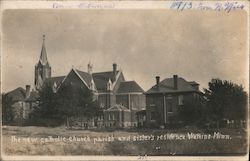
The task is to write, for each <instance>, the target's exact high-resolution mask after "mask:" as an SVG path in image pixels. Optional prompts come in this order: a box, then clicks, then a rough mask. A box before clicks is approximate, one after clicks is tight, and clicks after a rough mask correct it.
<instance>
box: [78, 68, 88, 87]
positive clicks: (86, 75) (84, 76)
mask: <svg viewBox="0 0 250 161" xmlns="http://www.w3.org/2000/svg"><path fill="white" fill-rule="evenodd" d="M75 71H76V72H77V73H78V74H79V75H80V76H81V78H82V79H83V80H84V81H85V82H86V83H87V84H90V82H91V75H90V74H89V73H87V72H83V71H80V70H75Z"/></svg>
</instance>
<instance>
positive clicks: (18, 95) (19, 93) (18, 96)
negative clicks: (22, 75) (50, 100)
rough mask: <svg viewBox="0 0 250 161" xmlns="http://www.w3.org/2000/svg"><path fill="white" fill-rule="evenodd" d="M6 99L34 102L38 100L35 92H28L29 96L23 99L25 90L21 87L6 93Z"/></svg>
mask: <svg viewBox="0 0 250 161" xmlns="http://www.w3.org/2000/svg"><path fill="white" fill-rule="evenodd" d="M6 94H7V96H8V97H11V98H12V99H13V101H30V102H32V101H36V100H37V98H38V93H37V92H36V91H30V96H29V97H28V98H25V89H23V88H22V87H18V88H16V89H14V90H12V91H10V92H8V93H6Z"/></svg>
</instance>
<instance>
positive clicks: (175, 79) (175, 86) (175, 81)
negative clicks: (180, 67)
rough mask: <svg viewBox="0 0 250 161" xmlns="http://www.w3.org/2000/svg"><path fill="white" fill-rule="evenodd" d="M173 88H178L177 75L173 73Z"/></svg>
mask: <svg viewBox="0 0 250 161" xmlns="http://www.w3.org/2000/svg"><path fill="white" fill-rule="evenodd" d="M173 78H174V89H178V75H174V76H173Z"/></svg>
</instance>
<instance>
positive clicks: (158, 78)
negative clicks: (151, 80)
mask: <svg viewBox="0 0 250 161" xmlns="http://www.w3.org/2000/svg"><path fill="white" fill-rule="evenodd" d="M155 80H156V86H157V87H159V83H160V76H156V77H155Z"/></svg>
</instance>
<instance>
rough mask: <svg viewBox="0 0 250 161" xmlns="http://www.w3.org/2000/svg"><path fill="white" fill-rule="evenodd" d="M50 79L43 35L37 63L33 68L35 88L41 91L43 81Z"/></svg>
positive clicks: (49, 68)
mask: <svg viewBox="0 0 250 161" xmlns="http://www.w3.org/2000/svg"><path fill="white" fill-rule="evenodd" d="M50 77H51V67H50V65H49V61H48V58H47V53H46V48H45V35H43V43H42V50H41V54H40V58H39V61H38V63H37V64H36V66H35V88H36V89H37V90H39V89H41V87H42V85H43V83H44V81H45V80H46V79H47V78H50Z"/></svg>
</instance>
